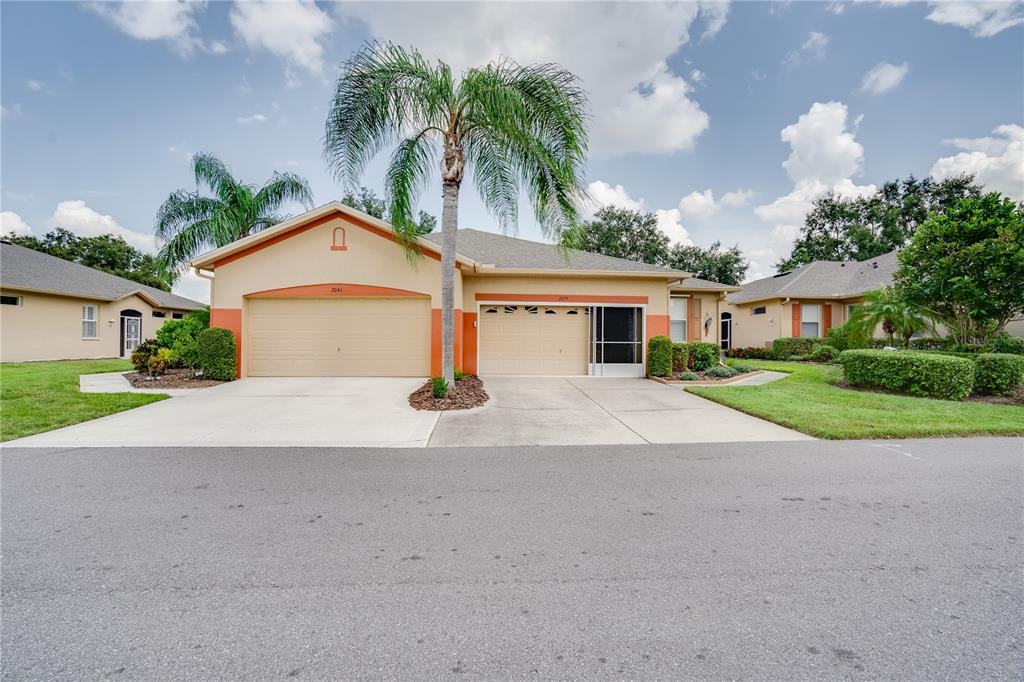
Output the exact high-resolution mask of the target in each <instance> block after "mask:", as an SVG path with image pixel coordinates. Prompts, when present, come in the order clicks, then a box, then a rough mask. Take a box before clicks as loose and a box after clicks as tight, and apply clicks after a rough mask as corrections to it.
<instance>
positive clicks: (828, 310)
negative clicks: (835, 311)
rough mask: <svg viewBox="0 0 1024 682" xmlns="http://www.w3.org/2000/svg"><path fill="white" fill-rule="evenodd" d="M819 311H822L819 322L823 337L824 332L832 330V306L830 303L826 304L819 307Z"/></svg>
mask: <svg viewBox="0 0 1024 682" xmlns="http://www.w3.org/2000/svg"><path fill="white" fill-rule="evenodd" d="M821 309H822V313H821V317H822V320H821V321H822V327H821V335H822V336H825V332H827V331H828V330H829V329H831V328H832V304H831V303H826V304H824V305H823V306H821Z"/></svg>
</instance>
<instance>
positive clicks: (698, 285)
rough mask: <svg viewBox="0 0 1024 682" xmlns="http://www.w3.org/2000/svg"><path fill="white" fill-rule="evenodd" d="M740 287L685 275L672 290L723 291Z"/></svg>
mask: <svg viewBox="0 0 1024 682" xmlns="http://www.w3.org/2000/svg"><path fill="white" fill-rule="evenodd" d="M739 288H740V287H738V286H734V285H732V284H722V283H721V282H712V281H711V280H709V279H701V278H700V277H687V278H686V279H684V280H683V283H682V284H680V285H678V286H674V287H672V289H673V290H677V289H678V290H680V291H688V290H696V291H725V290H730V289H739Z"/></svg>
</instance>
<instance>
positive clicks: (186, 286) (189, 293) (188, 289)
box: [171, 268, 210, 303]
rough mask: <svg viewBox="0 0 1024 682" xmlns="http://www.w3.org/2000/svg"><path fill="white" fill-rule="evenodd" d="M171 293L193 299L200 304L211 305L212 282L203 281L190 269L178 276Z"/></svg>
mask: <svg viewBox="0 0 1024 682" xmlns="http://www.w3.org/2000/svg"><path fill="white" fill-rule="evenodd" d="M171 293H175V294H177V295H178V296H184V297H185V298H191V299H192V300H193V301H199V302H200V303H209V302H210V281H209V280H206V279H203V278H202V277H200V276H199V275H197V274H195V273H194V272H193V271H192V269H191V268H189V269H188V270H185V271H184V272H182V273H181V274H180V275H179V276H178V281H177V282H175V283H174V286H173V287H171Z"/></svg>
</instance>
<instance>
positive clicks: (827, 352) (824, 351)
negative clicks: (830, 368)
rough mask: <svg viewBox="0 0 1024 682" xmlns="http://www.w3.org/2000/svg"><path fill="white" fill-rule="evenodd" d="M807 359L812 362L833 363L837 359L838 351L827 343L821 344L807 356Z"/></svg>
mask: <svg viewBox="0 0 1024 682" xmlns="http://www.w3.org/2000/svg"><path fill="white" fill-rule="evenodd" d="M807 359H809V360H811V361H813V362H835V361H836V360H838V359H839V350H837V349H836V348H834V347H832V346H830V345H828V344H827V343H823V344H821V345H820V346H818V347H817V348H815V349H814V350H812V351H811V354H810V355H808V356H807Z"/></svg>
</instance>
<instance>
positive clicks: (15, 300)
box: [0, 296, 21, 305]
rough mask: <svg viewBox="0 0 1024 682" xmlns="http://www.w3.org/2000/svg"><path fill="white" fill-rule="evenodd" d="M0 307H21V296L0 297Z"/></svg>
mask: <svg viewBox="0 0 1024 682" xmlns="http://www.w3.org/2000/svg"><path fill="white" fill-rule="evenodd" d="M0 305H21V296H0Z"/></svg>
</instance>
